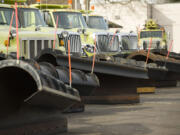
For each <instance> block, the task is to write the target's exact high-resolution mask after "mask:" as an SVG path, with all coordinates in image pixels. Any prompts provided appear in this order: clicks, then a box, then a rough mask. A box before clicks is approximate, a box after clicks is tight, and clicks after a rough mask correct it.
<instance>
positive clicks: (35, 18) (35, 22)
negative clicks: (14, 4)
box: [18, 8, 46, 28]
mask: <svg viewBox="0 0 180 135" xmlns="http://www.w3.org/2000/svg"><path fill="white" fill-rule="evenodd" d="M18 13H19V20H20V24H21V27H23V28H26V27H31V26H43V27H44V26H46V24H45V22H44V20H43V18H42V16H41V14H40V12H39V10H38V9H29V8H19V9H18Z"/></svg>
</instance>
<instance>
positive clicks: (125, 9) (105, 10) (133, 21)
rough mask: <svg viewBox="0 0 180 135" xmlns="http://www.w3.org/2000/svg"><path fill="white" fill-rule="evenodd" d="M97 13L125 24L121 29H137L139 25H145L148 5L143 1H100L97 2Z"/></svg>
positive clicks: (122, 24) (127, 30) (126, 30)
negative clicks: (124, 2) (114, 2)
mask: <svg viewBox="0 0 180 135" xmlns="http://www.w3.org/2000/svg"><path fill="white" fill-rule="evenodd" d="M94 5H95V11H94V12H95V14H98V15H102V16H104V17H105V18H106V19H108V20H111V21H112V22H114V23H117V24H119V25H121V26H123V29H122V30H121V31H125V32H129V31H135V32H136V31H137V27H139V26H141V27H142V26H143V25H144V23H145V20H146V19H147V5H146V4H145V3H143V2H141V1H132V2H129V3H126V4H122V3H116V4H113V3H111V4H110V3H106V4H104V3H98V2H96V3H95V4H94Z"/></svg>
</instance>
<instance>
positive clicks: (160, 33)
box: [138, 19, 167, 50]
mask: <svg viewBox="0 0 180 135" xmlns="http://www.w3.org/2000/svg"><path fill="white" fill-rule="evenodd" d="M151 38H152V45H151V48H150V49H165V50H167V39H166V32H165V29H164V28H163V27H161V26H159V25H158V24H157V23H156V22H155V21H154V20H152V19H150V20H147V22H146V24H145V27H144V29H142V30H140V31H139V38H138V39H139V41H138V45H139V48H140V49H144V50H146V49H148V48H149V47H148V46H149V43H150V39H151Z"/></svg>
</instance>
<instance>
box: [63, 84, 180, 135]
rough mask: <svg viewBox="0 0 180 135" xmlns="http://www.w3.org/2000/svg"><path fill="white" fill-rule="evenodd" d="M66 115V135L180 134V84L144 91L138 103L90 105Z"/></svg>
mask: <svg viewBox="0 0 180 135" xmlns="http://www.w3.org/2000/svg"><path fill="white" fill-rule="evenodd" d="M66 116H67V118H68V133H66V134H63V135H180V87H177V88H161V89H157V90H156V93H155V94H143V95H141V103H139V104H134V105H87V106H86V111H85V112H84V113H73V114H66Z"/></svg>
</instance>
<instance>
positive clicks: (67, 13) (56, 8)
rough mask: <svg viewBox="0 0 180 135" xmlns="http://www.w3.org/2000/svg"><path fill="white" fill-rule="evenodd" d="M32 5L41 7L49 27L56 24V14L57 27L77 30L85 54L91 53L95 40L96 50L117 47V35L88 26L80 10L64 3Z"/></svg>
mask: <svg viewBox="0 0 180 135" xmlns="http://www.w3.org/2000/svg"><path fill="white" fill-rule="evenodd" d="M32 6H33V7H36V8H39V9H41V11H42V14H43V16H44V20H45V22H46V23H47V24H48V26H49V27H55V26H56V19H57V16H58V20H59V21H58V28H59V29H61V30H66V31H74V32H78V33H79V34H80V35H81V43H82V45H81V48H82V50H83V54H84V55H86V56H92V55H93V50H94V43H95V40H96V45H97V52H107V51H108V50H110V51H111V49H113V48H117V47H119V43H118V39H117V38H118V37H117V36H115V37H114V38H113V33H110V32H106V31H102V30H97V29H91V28H88V26H87V24H86V22H85V20H84V18H83V16H82V13H81V12H80V11H75V10H72V9H70V8H69V7H68V6H66V5H46V4H35V5H32ZM112 39H113V40H112ZM109 44H112V45H111V46H110V45H109ZM112 51H114V50H112Z"/></svg>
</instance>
